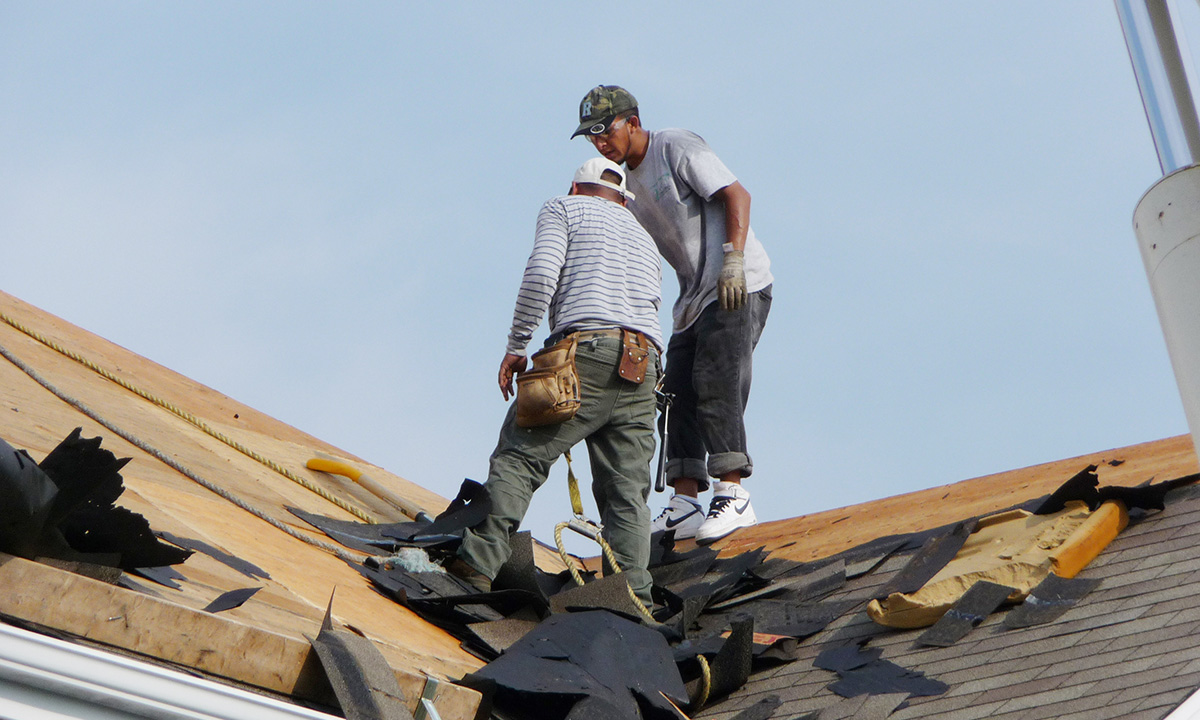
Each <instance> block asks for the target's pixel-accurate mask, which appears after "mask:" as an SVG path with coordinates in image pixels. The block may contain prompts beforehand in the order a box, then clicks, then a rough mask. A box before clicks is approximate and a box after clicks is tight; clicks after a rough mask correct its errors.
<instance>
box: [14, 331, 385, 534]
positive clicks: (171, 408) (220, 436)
mask: <svg viewBox="0 0 1200 720" xmlns="http://www.w3.org/2000/svg"><path fill="white" fill-rule="evenodd" d="M0 320H3V321H4V322H5V323H7V324H9V325H11V326H12V327H13V328H15V329H16V330H19V331H21V332H23V333H25V334H26V335H28V336H29V337H31V338H33V339H34V340H37V341H38V342H40V343H41V344H43V345H45V346H46V347H48V348H50V349H51V350H54V351H55V352H57V353H59V354H61V355H63V356H64V357H67V358H70V359H71V360H74V361H75V362H77V363H79V364H80V365H83V366H84V367H86V368H87V369H89V370H91V371H92V372H94V373H96V374H97V375H99V376H100V377H102V378H104V379H106V380H109V381H111V382H113V383H116V384H117V385H119V386H121V387H123V388H125V389H126V390H128V391H129V392H131V393H133V394H135V395H137V396H138V397H141V398H143V399H144V400H148V401H149V402H151V403H153V404H154V405H157V406H158V407H160V408H162V409H163V410H166V411H167V412H169V413H172V414H173V415H175V416H177V417H179V418H180V419H182V420H184V421H185V422H187V423H190V424H191V425H194V426H195V427H197V428H199V429H200V430H201V431H202V432H204V433H205V434H207V435H209V436H210V437H213V438H215V439H217V440H219V441H221V442H223V443H225V444H226V445H228V446H229V447H231V448H233V449H234V450H237V451H238V452H240V453H242V454H243V455H245V456H246V457H249V458H251V459H253V460H257V461H258V462H259V463H262V464H263V465H265V466H267V467H268V468H270V469H272V470H274V471H275V472H277V473H279V474H280V475H282V476H284V477H285V478H287V479H289V480H291V481H292V482H294V483H296V484H297V485H300V486H301V487H303V488H305V489H306V490H309V491H311V492H314V493H316V494H317V495H319V496H321V497H322V498H324V499H325V500H328V501H329V502H331V503H333V504H334V505H336V506H338V507H340V508H341V509H343V510H345V511H346V512H348V513H350V514H351V515H353V516H354V517H356V518H358V519H360V520H362V521H363V522H367V523H374V522H375V518H373V517H371V516H370V515H368V514H367V513H365V512H363V511H362V510H360V509H359V508H357V507H354V506H353V505H351V504H350V503H347V502H346V501H345V500H342V499H341V498H339V497H336V496H334V495H333V494H331V493H330V492H329V491H328V490H326V489H325V488H323V487H320V486H319V485H316V484H314V483H312V482H311V481H309V480H307V479H306V478H302V477H300V476H299V475H297V474H295V473H294V472H292V471H291V470H288V469H287V468H285V467H283V466H282V465H280V464H279V463H277V462H275V461H274V460H271V459H270V458H267V457H264V456H263V455H260V454H259V453H257V452H255V451H254V450H251V449H250V448H248V447H246V446H245V445H242V444H241V443H239V442H238V441H236V440H234V439H233V438H231V437H229V436H227V435H225V434H224V433H222V432H219V431H217V430H215V429H213V428H212V427H211V426H209V425H208V423H206V422H204V421H203V420H201V419H200V418H198V417H196V416H195V415H192V414H191V413H189V412H187V411H185V410H183V409H181V408H179V407H176V406H175V405H173V404H171V403H169V402H167V401H166V400H163V399H162V398H159V397H157V396H155V395H152V394H150V393H148V392H146V391H144V390H142V389H141V388H139V387H136V386H135V385H133V384H132V383H129V382H127V381H126V380H124V379H122V378H120V377H117V376H116V375H114V374H113V373H111V372H109V371H108V370H105V369H104V368H102V367H100V366H99V365H97V364H96V363H94V362H92V361H91V360H88V359H87V358H85V357H83V356H82V355H80V354H78V353H76V352H74V351H72V350H68V349H67V348H64V347H63V346H61V345H59V344H58V343H56V342H54V341H53V340H51V339H49V338H47V337H45V336H44V335H42V334H41V333H39V332H37V331H36V330H33V329H31V328H28V327H25V326H24V325H22V324H21V323H19V322H17V321H16V320H14V319H12V318H11V317H9V316H8V315H7V314H5V313H2V312H0Z"/></svg>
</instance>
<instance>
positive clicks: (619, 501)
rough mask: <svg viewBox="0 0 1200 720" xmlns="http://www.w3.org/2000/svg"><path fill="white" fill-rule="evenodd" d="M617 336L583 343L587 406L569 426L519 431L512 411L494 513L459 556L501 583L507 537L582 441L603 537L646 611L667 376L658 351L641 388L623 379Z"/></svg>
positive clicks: (493, 470)
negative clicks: (651, 501) (660, 404)
mask: <svg viewBox="0 0 1200 720" xmlns="http://www.w3.org/2000/svg"><path fill="white" fill-rule="evenodd" d="M621 352H622V348H621V341H620V339H619V338H617V337H606V336H602V337H593V338H588V339H585V340H581V341H580V342H579V347H578V349H577V350H576V353H575V365H576V368H577V369H578V372H579V383H580V399H581V402H580V407H579V410H578V412H576V413H575V416H574V417H573V418H571V419H570V420H567V421H566V422H562V423H558V424H555V425H546V426H542V427H536V428H522V427H517V424H516V403H513V405H512V406H511V407H509V409H508V415H507V416H506V417H505V419H504V425H503V427H502V428H501V429H500V440H499V442H498V443H497V445H496V449H495V451H494V452H493V453H492V457H491V461H490V465H489V469H488V479H487V488H488V492H489V494H490V495H491V499H492V512H491V513H490V514H489V515H488V517H487V518H486V519H485V520H484V521H483V522H482V523H480V524H479V525H477V526H475V527H474V528H472V529H470V530H467V531H466V533H465V536H464V538H463V543H462V546H461V548H460V549H459V551H458V555H459V557H461V558H462V559H463V560H464V561H465V562H466V563H467V564H468V565H470V566H471V567H473V568H475V569H476V570H478V571H479V572H481V573H483V574H484V575H487V576H488V577H490V578H495V577H496V574H497V573H498V572H499V570H500V567H501V566H502V565H504V563H505V562H506V561H507V560H508V558H509V555H510V554H511V550H510V548H509V544H508V539H509V536H510V535H511V534H512V533H515V532H516V531H517V530H518V529H519V527H520V525H521V520H522V519H523V518H524V517H525V512H526V511H527V510H528V509H529V503H530V500H531V499H532V498H533V493H534V491H536V490H537V489H538V488H539V487H541V486H542V484H543V483H544V482H545V481H546V478H547V476H548V475H549V473H550V467H551V466H552V465H553V464H554V463H555V461H557V460H558V458H559V457H560V456H562V454H563V453H565V452H567V451H568V450H570V449H571V448H572V447H573V446H574V445H575V444H576V443H578V442H579V441H580V440H583V441H585V442H586V443H587V448H588V457H589V458H590V459H591V467H592V495H593V497H595V499H596V507H597V508H598V509H599V511H600V523H601V524H602V525H603V526H604V539H605V540H606V541H607V542H608V544H609V545H610V546H611V547H612V550H613V555H614V556H616V559H617V563H618V564H619V565H620V566H621V571H622V572H623V573H626V575H627V579H628V580H629V585H630V587H632V588H633V590H634V593H635V594H637V596H638V598H639V599H641V600H642V602H643V603H645V604H646V605H647V606H649V605H650V604H651V599H650V573H649V571H647V569H646V564H647V563H648V562H649V559H650V510H649V508H648V507H647V505H646V500H647V498H648V497H649V493H650V461H651V459H652V457H653V455H654V427H655V426H654V421H655V401H654V386H655V384H656V383H657V382H658V375H659V373H660V372H661V370H660V367H659V361H658V353H657V351H655V350H654V349H653V348H651V354H652V355H651V360H652V362H651V363H650V364H649V367H648V368H647V370H646V379H645V381H644V382H642V383H641V384H635V383H632V382H629V381H628V380H625V379H624V378H622V377H621V376H620V375H618V374H617V368H618V366H619V363H620V360H621Z"/></svg>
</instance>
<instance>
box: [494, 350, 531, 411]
mask: <svg viewBox="0 0 1200 720" xmlns="http://www.w3.org/2000/svg"><path fill="white" fill-rule="evenodd" d="M526 365H527V362H526V360H525V356H524V355H513V354H512V353H508V354H507V355H505V356H504V359H503V360H501V361H500V376H499V378H498V379H499V380H500V394H502V395H504V399H505V400H508V398H509V397H510V396H512V395H516V394H517V393H516V391H515V390H513V374H514V373H523V372H525V367H526Z"/></svg>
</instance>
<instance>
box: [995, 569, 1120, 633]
mask: <svg viewBox="0 0 1200 720" xmlns="http://www.w3.org/2000/svg"><path fill="white" fill-rule="evenodd" d="M1100 582H1101V581H1100V580H1097V579H1085V578H1074V579H1067V578H1061V577H1059V576H1057V575H1055V574H1053V573H1051V574H1050V575H1047V576H1046V579H1045V580H1042V581H1041V582H1040V583H1038V585H1037V587H1035V588H1034V589H1033V590H1031V591H1030V592H1029V596H1028V597H1026V598H1025V602H1023V603H1021V604H1020V605H1019V606H1018V607H1017V608H1016V609H1014V610H1012V611H1010V612H1009V613H1008V615H1007V616H1006V617H1005V618H1004V626H1005V627H1010V628H1021V627H1028V626H1030V625H1043V624H1045V623H1048V622H1053V621H1054V620H1057V619H1058V618H1059V617H1061V616H1062V614H1063V613H1065V612H1066V611H1067V610H1070V609H1071V608H1072V607H1074V605H1075V603H1077V602H1079V600H1080V599H1082V598H1083V597H1084V596H1085V595H1087V594H1088V593H1089V592H1091V591H1092V590H1093V589H1095V587H1096V586H1097V585H1099V584H1100Z"/></svg>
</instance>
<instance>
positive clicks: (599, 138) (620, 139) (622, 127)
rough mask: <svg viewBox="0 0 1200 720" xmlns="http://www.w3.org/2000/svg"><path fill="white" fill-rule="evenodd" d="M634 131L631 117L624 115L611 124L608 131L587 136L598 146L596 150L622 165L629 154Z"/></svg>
mask: <svg viewBox="0 0 1200 720" xmlns="http://www.w3.org/2000/svg"><path fill="white" fill-rule="evenodd" d="M632 132H633V126H632V125H631V124H630V118H628V117H623V118H621V119H619V120H617V121H616V122H614V123H613V124H612V125H610V126H609V128H608V130H607V131H606V132H603V133H600V134H599V135H587V136H586V137H587V139H588V140H589V141H590V142H591V143H592V144H593V145H595V146H596V152H598V153H600V154H601V155H603V156H604V157H606V158H608V159H609V160H612V161H613V162H615V163H617V164H618V165H620V164H621V163H623V162H625V158H626V157H627V156H628V155H629V146H630V143H631V140H632Z"/></svg>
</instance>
